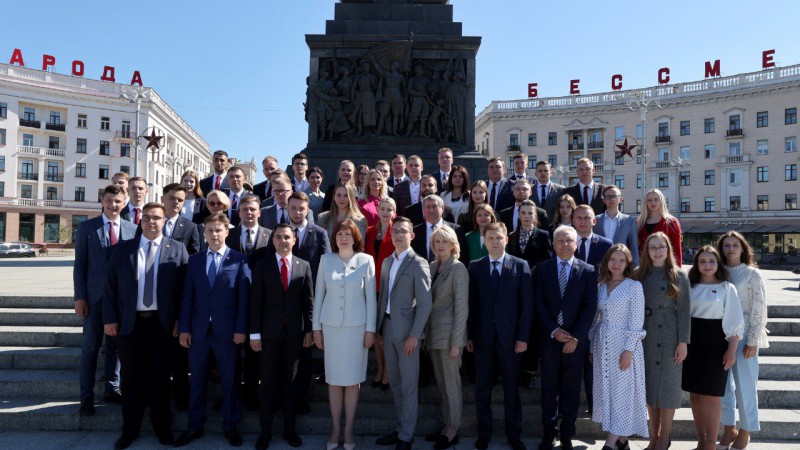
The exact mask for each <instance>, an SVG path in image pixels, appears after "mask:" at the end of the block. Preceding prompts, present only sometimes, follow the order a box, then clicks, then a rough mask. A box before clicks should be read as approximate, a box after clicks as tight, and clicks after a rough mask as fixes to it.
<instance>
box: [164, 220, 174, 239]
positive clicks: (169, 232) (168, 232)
mask: <svg viewBox="0 0 800 450" xmlns="http://www.w3.org/2000/svg"><path fill="white" fill-rule="evenodd" d="M166 228H167V232H166V233H164V236H166V237H168V238H171V237H172V221H171V220H168V221H167V225H166Z"/></svg>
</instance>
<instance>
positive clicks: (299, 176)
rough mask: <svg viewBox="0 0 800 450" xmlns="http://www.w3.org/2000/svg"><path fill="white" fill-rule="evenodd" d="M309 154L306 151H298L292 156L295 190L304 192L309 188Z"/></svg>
mask: <svg viewBox="0 0 800 450" xmlns="http://www.w3.org/2000/svg"><path fill="white" fill-rule="evenodd" d="M306 171H308V156H306V154H305V153H297V154H295V155H294V156H292V177H291V181H292V188H293V189H294V191H295V192H303V191H305V190H306V189H308V188H309V185H308V178H307V177H306Z"/></svg>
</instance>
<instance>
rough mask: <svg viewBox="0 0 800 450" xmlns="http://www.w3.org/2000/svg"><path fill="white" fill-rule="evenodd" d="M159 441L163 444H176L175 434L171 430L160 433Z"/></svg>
mask: <svg viewBox="0 0 800 450" xmlns="http://www.w3.org/2000/svg"><path fill="white" fill-rule="evenodd" d="M158 443H159V444H161V445H173V444H175V436H173V435H172V432H171V431H168V432H166V433H164V434H160V435H158Z"/></svg>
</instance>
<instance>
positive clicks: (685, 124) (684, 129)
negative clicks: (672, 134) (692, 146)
mask: <svg viewBox="0 0 800 450" xmlns="http://www.w3.org/2000/svg"><path fill="white" fill-rule="evenodd" d="M691 133H692V129H691V125H690V124H689V121H688V120H682V121H681V136H689V135H690V134H691Z"/></svg>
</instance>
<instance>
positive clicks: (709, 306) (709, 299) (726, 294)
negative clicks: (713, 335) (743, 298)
mask: <svg viewBox="0 0 800 450" xmlns="http://www.w3.org/2000/svg"><path fill="white" fill-rule="evenodd" d="M689 298H690V305H691V313H692V317H696V318H698V319H722V331H723V332H724V333H725V339H730V338H731V337H733V336H739V338H741V337H742V334H743V333H744V317H743V316H742V305H741V304H740V303H739V295H738V294H737V293H736V287H735V286H734V285H733V284H731V283H729V282H727V281H723V282H722V283H717V284H703V283H698V284H696V285H694V286H693V287H692V291H691V293H690V297H689Z"/></svg>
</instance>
